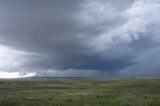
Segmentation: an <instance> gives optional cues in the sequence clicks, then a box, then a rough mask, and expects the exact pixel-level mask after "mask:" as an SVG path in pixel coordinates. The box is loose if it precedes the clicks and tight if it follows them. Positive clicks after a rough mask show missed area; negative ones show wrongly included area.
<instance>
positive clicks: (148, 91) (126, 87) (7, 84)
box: [0, 78, 160, 106]
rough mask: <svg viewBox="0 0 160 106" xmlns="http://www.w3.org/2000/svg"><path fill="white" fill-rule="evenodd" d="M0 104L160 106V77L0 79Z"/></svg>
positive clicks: (37, 105) (26, 105) (35, 105)
mask: <svg viewBox="0 0 160 106" xmlns="http://www.w3.org/2000/svg"><path fill="white" fill-rule="evenodd" d="M0 106H160V79H158V78H157V79H153V78H152V79H123V80H122V79H121V80H104V79H64V80H0Z"/></svg>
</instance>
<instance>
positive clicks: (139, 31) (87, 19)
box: [0, 0, 160, 78]
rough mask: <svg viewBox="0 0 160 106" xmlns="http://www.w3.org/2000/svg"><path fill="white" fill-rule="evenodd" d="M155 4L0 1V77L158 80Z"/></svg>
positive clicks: (134, 0) (159, 12) (157, 0)
mask: <svg viewBox="0 0 160 106" xmlns="http://www.w3.org/2000/svg"><path fill="white" fill-rule="evenodd" d="M159 29H160V0H14V1H13V0H0V78H4V77H9V78H15V77H29V76H32V77H33V76H34V77H113V76H114V77H116V76H160V30H159Z"/></svg>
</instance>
